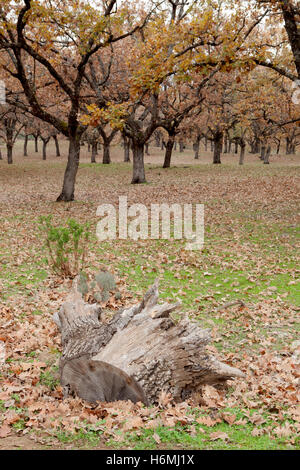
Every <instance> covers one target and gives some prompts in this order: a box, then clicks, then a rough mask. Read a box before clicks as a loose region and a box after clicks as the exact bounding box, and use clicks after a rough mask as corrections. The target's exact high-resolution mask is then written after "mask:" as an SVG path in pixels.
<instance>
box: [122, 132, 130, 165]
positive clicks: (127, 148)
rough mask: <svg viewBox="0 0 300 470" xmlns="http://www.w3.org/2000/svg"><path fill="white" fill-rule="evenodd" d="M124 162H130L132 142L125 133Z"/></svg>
mask: <svg viewBox="0 0 300 470" xmlns="http://www.w3.org/2000/svg"><path fill="white" fill-rule="evenodd" d="M123 146H124V162H126V163H127V162H130V142H129V139H128V137H126V136H125V135H123Z"/></svg>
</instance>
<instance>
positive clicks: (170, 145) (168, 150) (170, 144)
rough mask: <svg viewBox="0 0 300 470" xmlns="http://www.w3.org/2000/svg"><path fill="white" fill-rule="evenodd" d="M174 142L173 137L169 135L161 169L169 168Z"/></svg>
mask: <svg viewBox="0 0 300 470" xmlns="http://www.w3.org/2000/svg"><path fill="white" fill-rule="evenodd" d="M174 142H175V135H172V134H171V135H169V139H168V142H167V145H166V153H165V160H164V164H163V168H170V166H171V158H172V152H173V147H174Z"/></svg>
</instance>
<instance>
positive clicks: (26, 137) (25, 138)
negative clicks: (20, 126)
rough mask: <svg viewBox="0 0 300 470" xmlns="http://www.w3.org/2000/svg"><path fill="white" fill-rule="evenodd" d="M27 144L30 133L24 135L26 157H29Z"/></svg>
mask: <svg viewBox="0 0 300 470" xmlns="http://www.w3.org/2000/svg"><path fill="white" fill-rule="evenodd" d="M27 144H28V135H27V134H26V135H25V137H24V157H28V153H27Z"/></svg>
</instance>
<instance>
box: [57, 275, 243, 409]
mask: <svg viewBox="0 0 300 470" xmlns="http://www.w3.org/2000/svg"><path fill="white" fill-rule="evenodd" d="M158 296H159V294H158V281H156V282H155V284H154V285H153V286H152V287H151V288H150V289H149V290H148V292H147V293H146V294H145V296H144V298H143V300H142V301H141V302H140V303H138V304H136V305H133V306H132V307H129V308H125V309H123V310H121V311H119V312H118V313H116V314H115V315H114V317H113V318H112V319H111V320H110V321H108V322H106V323H104V322H102V321H101V308H100V306H99V305H98V304H87V303H86V302H84V300H83V298H82V295H81V294H80V292H79V291H78V278H77V279H75V280H74V282H73V287H72V291H71V293H70V294H69V296H68V298H67V300H66V302H64V304H63V305H62V307H61V308H60V311H59V312H58V314H54V316H53V320H54V321H55V322H56V324H57V325H58V327H59V329H60V331H61V336H62V348H63V351H62V356H61V361H60V372H61V383H62V384H63V386H64V387H65V393H66V394H67V393H68V388H67V387H66V386H67V382H68V380H69V381H70V367H69V366H70V364H69V363H70V361H73V360H74V359H79V358H81V359H82V360H84V361H86V369H84V367H83V366H82V361H81V362H80V364H81V369H80V371H77V374H76V375H77V379H76V380H80V384H81V385H80V387H75V389H76V393H77V394H78V395H79V396H80V397H81V398H85V397H88V396H89V394H88V391H87V390H84V385H83V384H84V383H85V378H86V388H87V389H88V388H89V387H91V380H90V377H89V376H88V374H89V373H88V363H90V362H91V361H100V363H101V362H102V363H103V362H104V363H106V364H107V363H108V364H111V365H112V366H114V367H116V368H118V369H121V371H120V372H122V371H123V372H124V373H125V374H127V375H128V376H130V377H132V378H133V380H134V381H136V382H137V384H138V385H139V386H141V387H142V389H143V390H144V392H145V395H146V397H147V400H148V402H150V403H155V402H157V400H158V398H159V395H160V393H161V392H162V391H164V392H167V393H171V394H172V396H173V398H174V400H176V401H182V400H184V399H186V398H187V397H188V396H189V395H190V394H191V393H193V392H197V389H199V387H200V386H201V385H203V384H218V383H221V382H224V381H226V380H228V379H232V378H235V377H244V374H243V373H242V372H241V371H240V370H238V369H236V368H234V367H230V366H229V365H227V364H224V363H222V362H220V361H218V360H217V359H216V358H215V357H213V356H212V355H211V354H209V353H208V352H207V350H206V346H207V345H208V343H209V342H210V340H211V338H210V330H207V329H201V328H200V327H199V325H198V324H197V323H196V322H193V321H190V320H189V319H188V318H187V317H185V318H183V319H181V320H180V321H179V322H175V321H174V320H173V319H172V318H171V316H170V314H171V313H172V312H173V311H175V310H177V309H178V308H179V307H180V305H181V304H180V303H179V302H177V303H174V304H168V303H162V304H159V303H158ZM68 364H69V365H68ZM67 374H69V375H68V377H67ZM82 375H84V376H85V378H84V380H82ZM100 375H101V374H100ZM130 377H129V378H130ZM74 380H75V379H74ZM76 380H75V381H76ZM73 389H74V387H73ZM93 397H94V398H95V394H93ZM98 399H99V401H101V399H103V393H102V392H101V391H100V392H99V398H98ZM111 401H113V400H111ZM142 401H143V400H142ZM144 401H145V400H144Z"/></svg>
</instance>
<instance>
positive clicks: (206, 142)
mask: <svg viewBox="0 0 300 470" xmlns="http://www.w3.org/2000/svg"><path fill="white" fill-rule="evenodd" d="M207 144H208V139H207V137H205V140H204V145H205V152H207Z"/></svg>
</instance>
